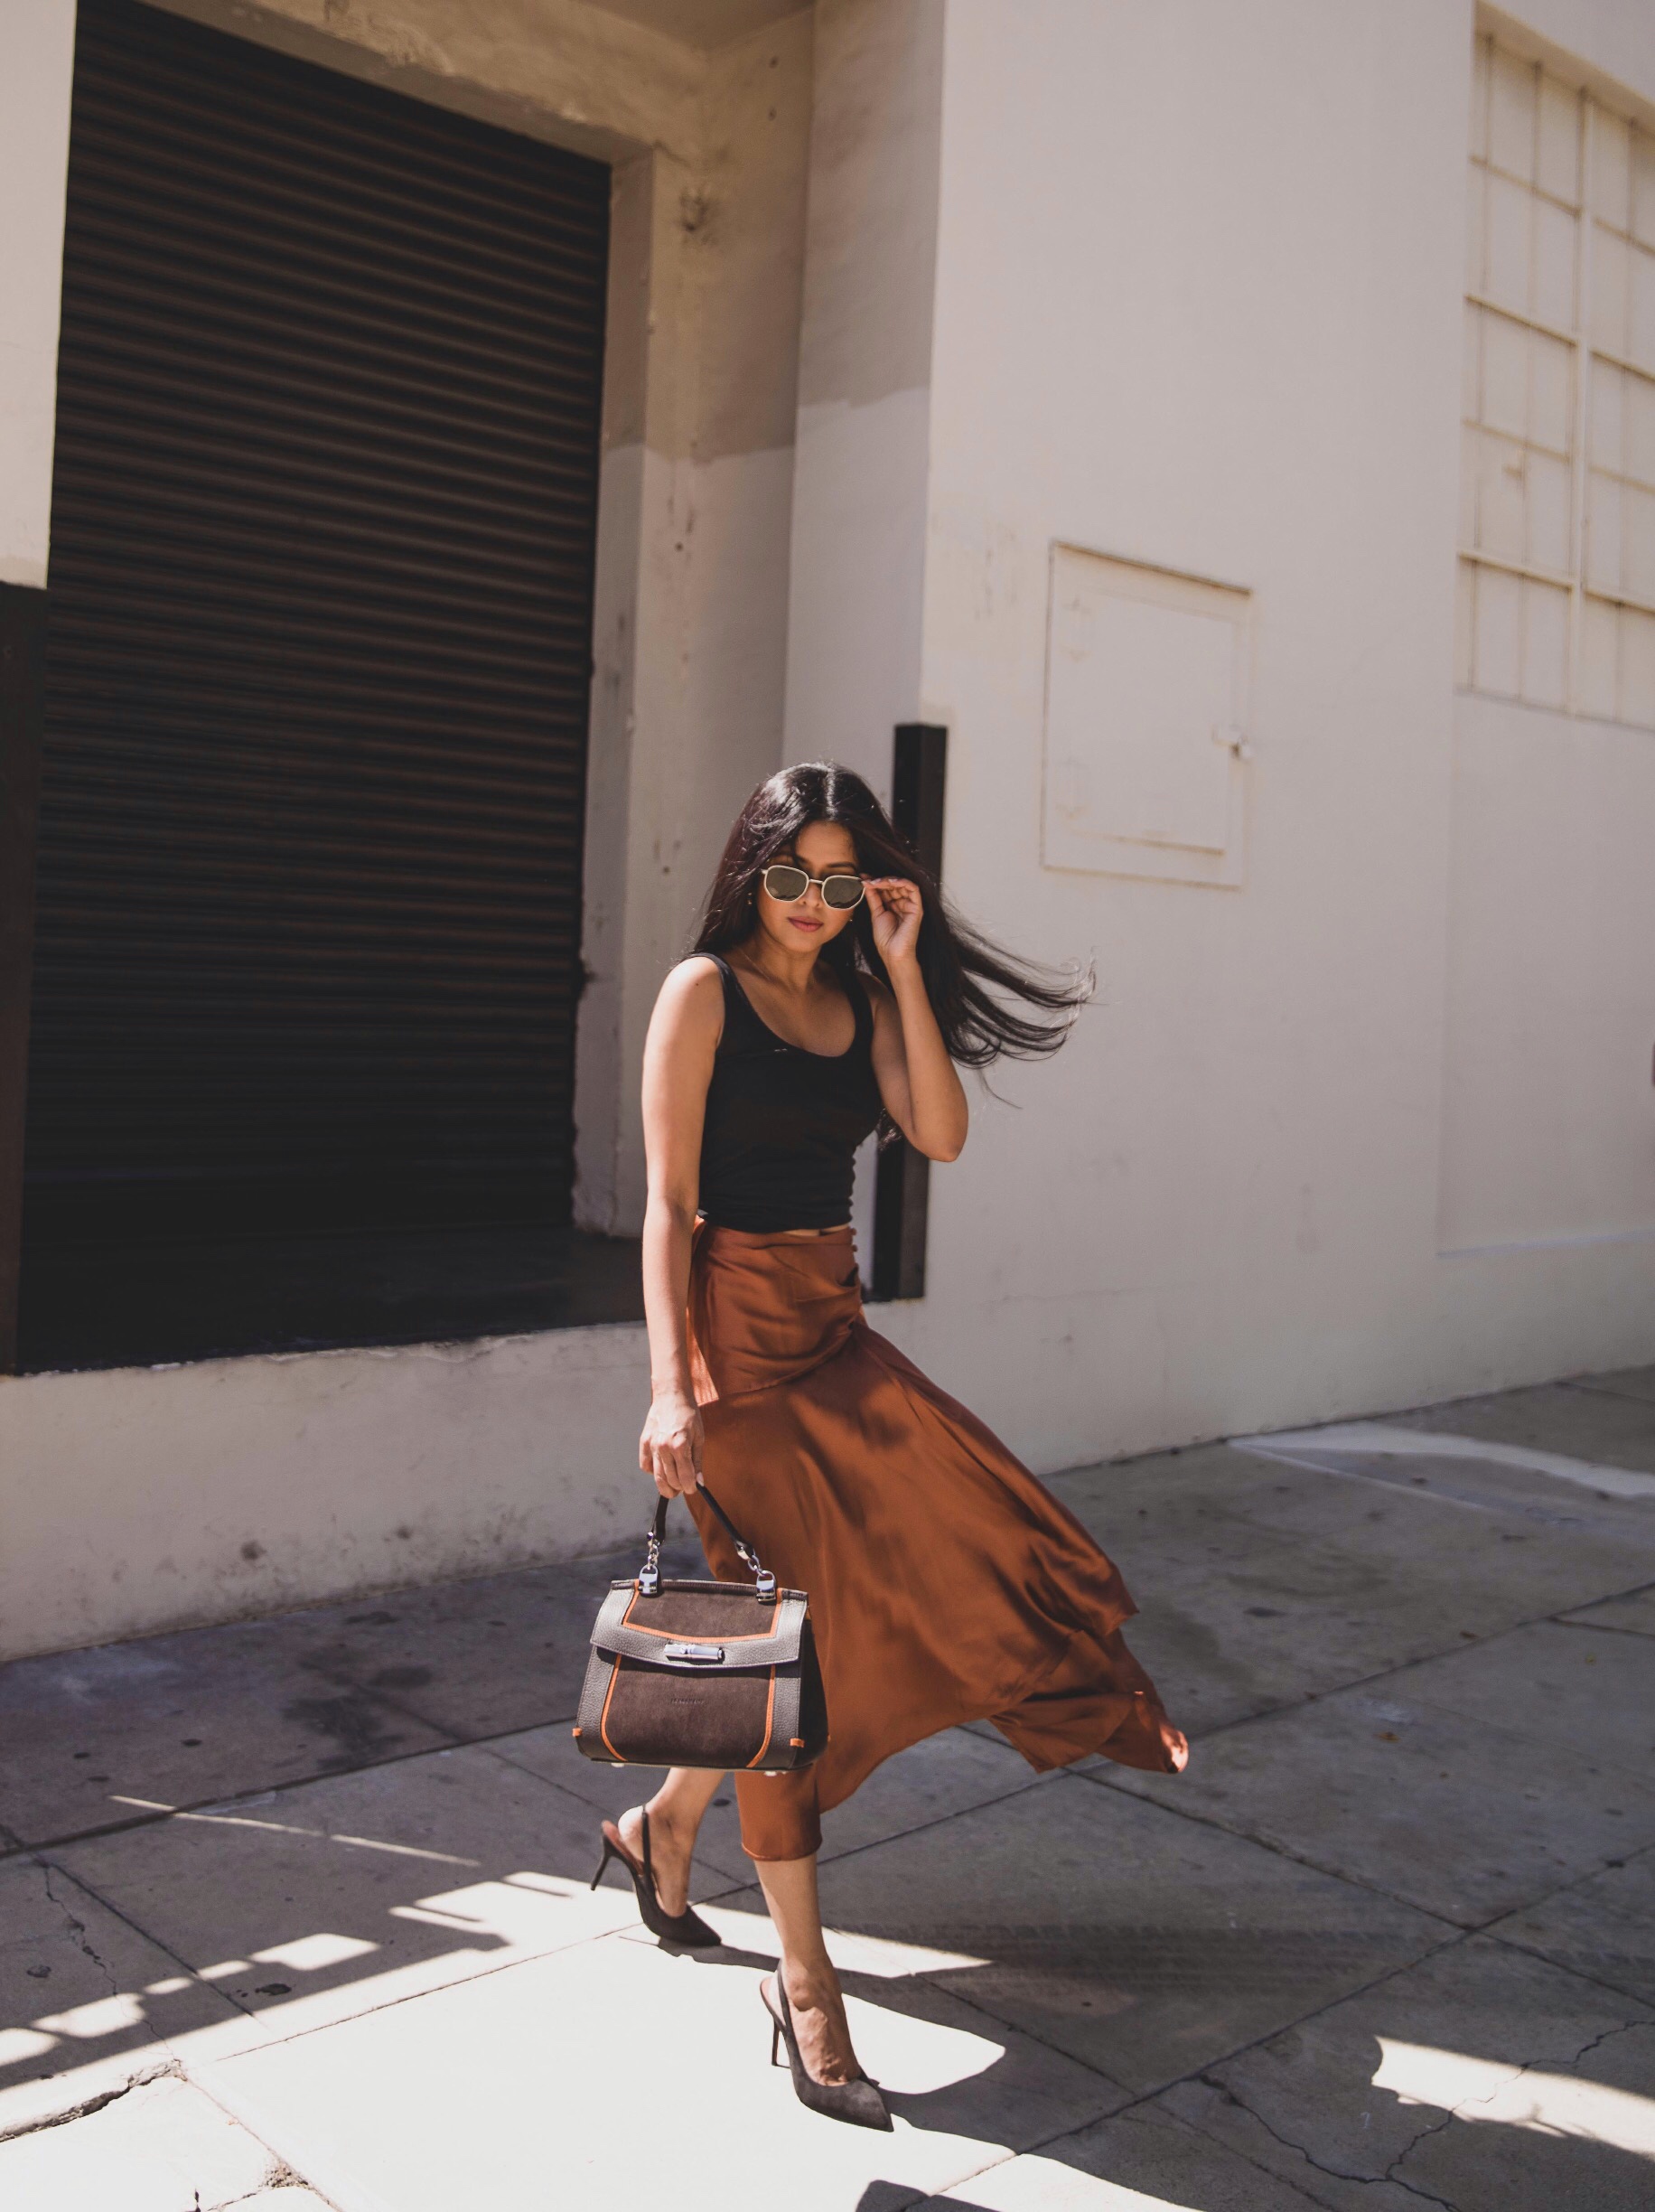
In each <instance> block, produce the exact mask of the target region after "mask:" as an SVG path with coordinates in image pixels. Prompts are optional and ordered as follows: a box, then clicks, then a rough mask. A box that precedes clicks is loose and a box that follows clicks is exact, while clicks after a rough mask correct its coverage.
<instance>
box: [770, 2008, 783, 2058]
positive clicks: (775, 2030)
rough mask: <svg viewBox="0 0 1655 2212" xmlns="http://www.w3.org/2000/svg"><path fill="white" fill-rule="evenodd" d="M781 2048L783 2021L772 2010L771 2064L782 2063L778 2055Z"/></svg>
mask: <svg viewBox="0 0 1655 2212" xmlns="http://www.w3.org/2000/svg"><path fill="white" fill-rule="evenodd" d="M780 2050H781V2021H780V2020H778V2019H777V2018H776V2016H775V2014H774V2013H773V2012H772V2013H771V2016H770V2063H771V2066H780V2065H781V2058H780V2057H778V2055H777V2054H778V2053H779V2052H780Z"/></svg>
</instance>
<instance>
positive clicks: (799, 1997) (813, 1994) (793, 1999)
mask: <svg viewBox="0 0 1655 2212" xmlns="http://www.w3.org/2000/svg"><path fill="white" fill-rule="evenodd" d="M776 1973H777V1975H778V1977H779V1979H780V1981H781V1986H782V1987H783V1989H785V1990H786V1992H787V2001H788V2003H789V2005H790V2007H791V2008H792V2010H794V2011H795V2012H831V2011H835V2010H838V2009H841V2008H842V2007H843V2004H844V1999H843V1997H842V1996H841V1995H840V1992H839V1977H838V1976H837V1974H836V1973H834V1971H833V1967H832V1964H831V1963H830V1962H829V1961H828V1960H827V1959H826V1958H822V1959H814V1960H813V1959H792V1958H785V1957H784V1958H782V1959H781V1961H780V1962H779V1963H778V1964H777V1967H776Z"/></svg>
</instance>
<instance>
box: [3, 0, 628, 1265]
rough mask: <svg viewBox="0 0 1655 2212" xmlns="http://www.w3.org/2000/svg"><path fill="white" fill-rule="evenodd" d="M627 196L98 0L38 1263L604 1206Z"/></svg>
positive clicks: (79, 280) (81, 152) (76, 244)
mask: <svg viewBox="0 0 1655 2212" xmlns="http://www.w3.org/2000/svg"><path fill="white" fill-rule="evenodd" d="M608 204H609V175H608V171H607V170H606V169H605V168H603V166H601V165H600V164H596V163H594V162H590V161H585V160H582V159H579V158H577V157H575V156H574V155H569V154H566V153H563V152H561V151H559V150H557V149H556V148H553V147H549V146H546V145H540V144H538V143H537V142H536V141H533V140H531V139H528V138H524V137H519V136H514V135H512V134H510V133H508V132H504V131H500V130H495V129H492V128H490V127H486V126H484V125H482V124H479V123H475V122H472V121H471V120H469V119H467V118H464V117H459V116H455V115H452V114H450V113H448V112H446V111H445V110H444V109H440V108H433V107H428V106H425V105H424V104H421V103H419V102H416V101H414V100H410V99H407V98H401V97H399V96H397V95H395V94H392V93H389V92H387V91H385V90H383V89H380V88H379V87H375V86H371V85H367V84H362V83H359V82H357V81H356V80H353V79H350V78H346V77H342V76H338V75H335V74H333V73H332V72H330V71H328V70H322V69H319V68H315V67H313V66H312V65H310V64H308V63H304V62H300V61H294V60H291V59H289V58H287V57H285V56H282V55H278V54H276V53H272V52H268V51H266V50H265V49H263V48H261V47H258V46H255V45H252V44H249V43H247V42H243V41H240V40H238V39H234V38H230V37H227V36H224V35H221V34H220V33H215V32H211V31H207V30H204V29H202V28H201V27H200V26H198V25H196V24H193V23H187V22H183V21H182V20H180V19H178V18H176V17H173V16H170V15H167V14H163V13H160V12H159V11H157V10H154V9H151V8H149V7H147V6H143V5H128V4H126V0H82V5H81V6H80V10H79V44H78V50H77V61H76V78H75V97H74V115H73V127H72V139H71V147H70V176H69V218H68V235H67V243H66V250H65V272H64V295H63V327H62V343H61V383H60V398H59V415H58V433H57V449H56V475H55V480H54V487H53V506H52V551H51V595H50V623H49V638H48V661H47V671H48V672H47V701H46V736H45V767H44V777H43V789H42V804H41V827H40V848H39V890H38V909H37V917H36V955H35V960H36V965H35V986H34V1000H33V1033H32V1039H31V1063H30V1095H29V1111H28V1122H27V1149H26V1163H27V1169H26V1172H27V1185H26V1204H27V1208H28V1222H29V1227H28V1230H27V1232H26V1238H25V1269H26V1268H27V1267H28V1266H29V1264H30V1261H29V1253H30V1252H31V1251H34V1250H40V1251H50V1250H51V1249H52V1248H54V1247H61V1246H62V1244H63V1243H64V1242H66V1241H73V1240H76V1239H79V1238H80V1237H83V1236H86V1235H88V1234H97V1235H98V1236H100V1237H108V1235H110V1234H111V1233H115V1232H116V1231H117V1230H119V1229H120V1228H121V1227H122V1226H123V1225H125V1226H128V1227H130V1228H131V1230H132V1231H133V1233H140V1234H141V1233H157V1232H161V1233H172V1232H174V1231H178V1232H184V1231H188V1230H190V1229H191V1228H194V1229H197V1230H201V1231H204V1232H207V1233H212V1234H215V1235H219V1236H220V1237H222V1236H224V1235H226V1234H234V1233H238V1232H243V1231H245V1232H246V1233H248V1234H256V1233H268V1232H270V1231H271V1230H278V1231H279V1230H299V1229H310V1230H316V1229H325V1230H328V1231H335V1230H340V1229H350V1228H352V1227H355V1226H360V1225H362V1224H379V1225H382V1226H394V1227H399V1228H412V1227H416V1226H421V1225H428V1224H431V1223H443V1222H449V1223H488V1222H497V1221H510V1222H515V1223H523V1222H528V1221H538V1222H542V1223H557V1222H560V1221H565V1220H566V1219H567V1214H568V1203H569V1189H570V1182H571V1098H572V1087H573V1051H574V1026H575V999H576V995H577V991H578V987H579V976H580V960H579V932H580V859H581V841H582V817H583V801H584V773H585V748H586V725H587V689H588V681H589V676H590V669H591V659H590V651H591V647H590V633H591V593H592V567H593V536H594V505H595V496H596V476H597V455H598V415H599V399H600V387H601V376H602V358H601V357H602V344H603V300H604V283H605V264H606V251H607V221H608ZM26 1296H27V1275H26V1273H25V1299H26Z"/></svg>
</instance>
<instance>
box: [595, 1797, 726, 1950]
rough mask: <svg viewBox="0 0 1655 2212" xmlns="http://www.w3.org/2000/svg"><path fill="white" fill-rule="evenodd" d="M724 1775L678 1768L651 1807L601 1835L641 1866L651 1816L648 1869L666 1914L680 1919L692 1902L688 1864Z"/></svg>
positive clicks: (610, 1825)
mask: <svg viewBox="0 0 1655 2212" xmlns="http://www.w3.org/2000/svg"><path fill="white" fill-rule="evenodd" d="M724 1778H725V1777H724V1776H723V1775H722V1774H717V1773H714V1772H713V1771H711V1770H710V1769H709V1768H707V1767H673V1768H672V1769H671V1770H670V1771H669V1774H668V1776H667V1779H666V1780H665V1781H664V1782H663V1783H662V1784H661V1786H660V1787H659V1789H658V1790H657V1791H656V1793H655V1795H654V1796H653V1797H651V1798H650V1802H649V1804H647V1805H634V1806H633V1807H632V1809H631V1812H630V1813H623V1814H622V1815H621V1817H620V1819H619V1820H618V1821H605V1822H604V1823H603V1832H604V1834H605V1835H606V1836H608V1837H609V1838H610V1840H611V1841H612V1842H616V1843H619V1844H621V1845H622V1848H623V1849H624V1850H625V1851H626V1852H627V1854H628V1855H629V1857H631V1858H632V1859H634V1860H636V1861H637V1862H638V1864H639V1865H640V1866H641V1865H642V1864H643V1816H644V1814H646V1813H648V1814H649V1815H650V1866H651V1868H652V1870H653V1871H654V1874H655V1894H656V1896H657V1897H658V1898H659V1899H660V1907H661V1910H662V1911H663V1912H664V1913H671V1914H673V1915H674V1916H676V1915H678V1913H681V1912H682V1911H683V1910H684V1907H686V1906H687V1904H688V1902H689V1862H690V1860H691V1858H692V1857H693V1856H694V1853H695V1849H696V1832H697V1829H699V1827H700V1825H701V1816H702V1814H704V1813H705V1812H706V1809H707V1807H708V1805H709V1804H711V1803H712V1802H713V1798H714V1795H715V1793H716V1791H717V1788H718V1786H719V1784H720V1783H721V1782H722V1781H723V1780H724Z"/></svg>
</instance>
